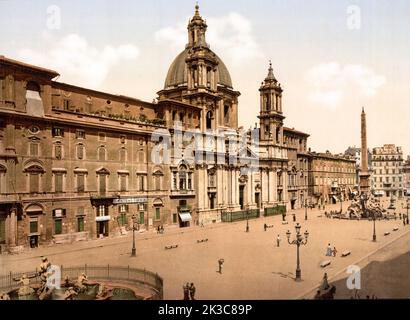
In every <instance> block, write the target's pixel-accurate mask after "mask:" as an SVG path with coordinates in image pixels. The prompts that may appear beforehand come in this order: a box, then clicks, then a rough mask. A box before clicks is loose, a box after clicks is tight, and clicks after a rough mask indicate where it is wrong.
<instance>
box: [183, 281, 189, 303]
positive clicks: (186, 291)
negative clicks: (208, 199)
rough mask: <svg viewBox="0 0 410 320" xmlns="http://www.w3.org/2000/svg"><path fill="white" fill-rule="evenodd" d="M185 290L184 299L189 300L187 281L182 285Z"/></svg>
mask: <svg viewBox="0 0 410 320" xmlns="http://www.w3.org/2000/svg"><path fill="white" fill-rule="evenodd" d="M182 289H183V290H184V300H189V283H188V282H187V283H186V285H184V286H182Z"/></svg>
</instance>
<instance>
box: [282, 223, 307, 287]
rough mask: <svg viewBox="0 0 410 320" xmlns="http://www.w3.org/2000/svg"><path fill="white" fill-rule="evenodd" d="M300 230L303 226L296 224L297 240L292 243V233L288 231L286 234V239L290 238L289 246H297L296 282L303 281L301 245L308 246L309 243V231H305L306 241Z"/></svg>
mask: <svg viewBox="0 0 410 320" xmlns="http://www.w3.org/2000/svg"><path fill="white" fill-rule="evenodd" d="M300 228H301V225H300V224H299V223H297V224H296V226H295V229H296V239H295V240H293V241H290V231H289V230H288V231H287V232H286V237H287V238H288V243H289V244H294V245H296V278H295V280H296V281H301V280H302V277H301V275H302V271H301V269H300V258H299V247H300V246H301V245H306V244H307V241H308V236H309V232H307V230H306V231H305V233H304V235H305V239H303V236H302V234H301V233H300Z"/></svg>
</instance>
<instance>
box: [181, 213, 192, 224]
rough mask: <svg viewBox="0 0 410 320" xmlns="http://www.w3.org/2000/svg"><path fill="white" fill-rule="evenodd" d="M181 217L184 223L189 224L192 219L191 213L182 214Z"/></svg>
mask: <svg viewBox="0 0 410 320" xmlns="http://www.w3.org/2000/svg"><path fill="white" fill-rule="evenodd" d="M179 217H180V218H181V221H182V222H187V221H191V220H192V217H191V214H190V213H180V214H179Z"/></svg>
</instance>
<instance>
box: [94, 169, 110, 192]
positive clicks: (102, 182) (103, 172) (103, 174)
mask: <svg viewBox="0 0 410 320" xmlns="http://www.w3.org/2000/svg"><path fill="white" fill-rule="evenodd" d="M109 175H110V172H109V171H108V170H107V169H105V168H102V169H100V170H98V171H97V176H98V180H99V181H98V184H99V188H98V189H99V192H100V193H102V194H104V193H105V192H106V191H107V179H108V177H109Z"/></svg>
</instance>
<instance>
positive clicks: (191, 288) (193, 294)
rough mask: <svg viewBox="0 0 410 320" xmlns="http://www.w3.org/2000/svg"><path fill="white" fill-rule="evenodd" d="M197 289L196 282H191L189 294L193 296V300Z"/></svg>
mask: <svg viewBox="0 0 410 320" xmlns="http://www.w3.org/2000/svg"><path fill="white" fill-rule="evenodd" d="M195 291H196V288H195V286H194V283H193V282H191V285H190V286H189V295H190V297H191V300H195Z"/></svg>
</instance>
